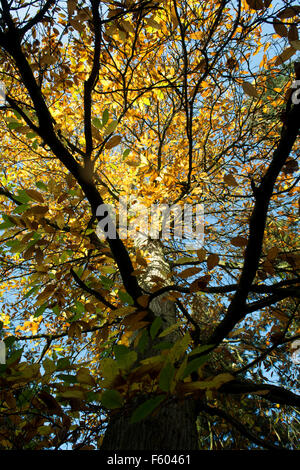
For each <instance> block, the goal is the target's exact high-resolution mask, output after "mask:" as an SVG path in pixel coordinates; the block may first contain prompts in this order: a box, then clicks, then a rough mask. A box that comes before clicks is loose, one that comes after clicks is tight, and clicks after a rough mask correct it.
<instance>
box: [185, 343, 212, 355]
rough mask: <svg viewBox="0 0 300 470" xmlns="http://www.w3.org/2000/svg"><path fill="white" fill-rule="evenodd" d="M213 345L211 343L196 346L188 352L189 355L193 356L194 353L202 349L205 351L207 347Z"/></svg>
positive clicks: (198, 352) (200, 351) (201, 351)
mask: <svg viewBox="0 0 300 470" xmlns="http://www.w3.org/2000/svg"><path fill="white" fill-rule="evenodd" d="M213 346H214V345H213V344H205V345H203V346H197V348H195V349H193V350H192V352H190V354H189V356H193V355H194V354H200V353H203V352H204V351H207V350H208V349H210V348H212V347H213Z"/></svg>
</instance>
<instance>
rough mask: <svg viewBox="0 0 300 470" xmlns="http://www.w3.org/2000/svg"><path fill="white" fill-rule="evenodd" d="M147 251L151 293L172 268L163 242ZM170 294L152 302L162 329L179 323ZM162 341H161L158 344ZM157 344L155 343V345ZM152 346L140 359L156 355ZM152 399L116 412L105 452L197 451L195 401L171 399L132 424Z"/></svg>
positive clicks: (146, 281)
mask: <svg viewBox="0 0 300 470" xmlns="http://www.w3.org/2000/svg"><path fill="white" fill-rule="evenodd" d="M143 249H145V250H146V251H147V258H148V268H147V272H146V273H145V274H144V275H143V276H142V277H141V278H140V279H139V284H140V286H141V288H143V289H144V290H145V291H148V292H151V291H152V289H155V284H156V283H157V281H155V280H153V279H155V277H157V278H160V279H161V282H162V283H163V285H168V284H169V283H170V282H171V280H170V267H169V265H168V263H167V261H166V259H165V256H164V250H163V246H162V244H161V242H160V241H159V240H148V241H147V242H146V243H145V245H144V246H143ZM167 297H168V294H162V295H160V296H158V297H156V298H155V299H153V300H152V302H151V304H150V308H151V310H152V312H153V313H154V315H155V316H160V317H161V319H162V329H165V328H167V327H169V326H170V325H172V324H173V323H175V322H176V309H175V304H174V302H173V301H172V300H170V299H168V298H167ZM179 337H180V336H179V332H178V331H177V330H175V332H172V333H171V334H169V335H167V336H166V338H164V339H166V340H167V341H169V342H171V343H174V342H175V341H176V340H177V339H178V338H179ZM157 340H158V341H159V338H157V339H156V341H157ZM154 343H155V341H154ZM152 346H153V344H152V342H150V344H149V348H148V350H146V351H145V352H144V353H143V354H142V356H140V358H139V359H142V358H146V357H151V356H152V355H156V354H157V351H155V350H153V349H152ZM149 398H151V397H147V396H140V397H139V398H136V399H135V402H134V403H131V404H129V405H127V407H126V408H125V407H124V408H123V409H122V410H120V411H119V410H118V411H117V412H116V411H114V412H113V413H112V414H111V416H110V417H109V423H108V426H107V430H106V433H105V436H104V439H103V443H102V447H101V449H102V450H152V451H155V450H197V449H198V433H197V426H196V419H197V412H196V409H195V403H194V401H193V400H192V399H190V398H189V399H185V400H182V401H179V400H178V399H175V398H170V400H168V401H167V402H164V403H163V405H162V406H161V407H159V408H158V409H157V410H155V411H154V412H153V413H152V415H150V416H148V417H147V418H145V419H144V420H142V421H140V422H138V423H134V424H131V423H130V418H131V416H132V413H133V411H134V410H135V409H136V408H137V406H138V405H139V404H141V403H143V402H145V401H146V400H147V399H149Z"/></svg>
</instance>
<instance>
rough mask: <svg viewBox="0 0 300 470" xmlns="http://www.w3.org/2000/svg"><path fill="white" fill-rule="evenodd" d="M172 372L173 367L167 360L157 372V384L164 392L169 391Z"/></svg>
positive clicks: (173, 372) (173, 371)
mask: <svg viewBox="0 0 300 470" xmlns="http://www.w3.org/2000/svg"><path fill="white" fill-rule="evenodd" d="M174 374H175V367H174V366H173V364H171V363H170V362H168V363H167V364H166V365H165V366H164V367H163V368H162V370H161V372H160V374H159V386H160V388H161V389H162V390H163V391H164V392H169V390H170V388H171V383H172V379H173V377H174Z"/></svg>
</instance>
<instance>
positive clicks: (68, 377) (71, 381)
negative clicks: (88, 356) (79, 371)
mask: <svg viewBox="0 0 300 470" xmlns="http://www.w3.org/2000/svg"><path fill="white" fill-rule="evenodd" d="M57 377H58V378H59V379H61V380H63V381H64V382H66V383H68V384H75V383H77V378H76V376H75V375H71V374H59V375H58V376H57Z"/></svg>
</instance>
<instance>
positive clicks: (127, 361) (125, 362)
mask: <svg viewBox="0 0 300 470" xmlns="http://www.w3.org/2000/svg"><path fill="white" fill-rule="evenodd" d="M136 360H137V353H136V351H130V352H128V353H127V354H124V355H123V356H121V357H120V358H119V359H118V360H117V364H118V366H119V367H120V369H124V370H129V369H130V368H131V366H132V365H133V364H134V363H135V361H136Z"/></svg>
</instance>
